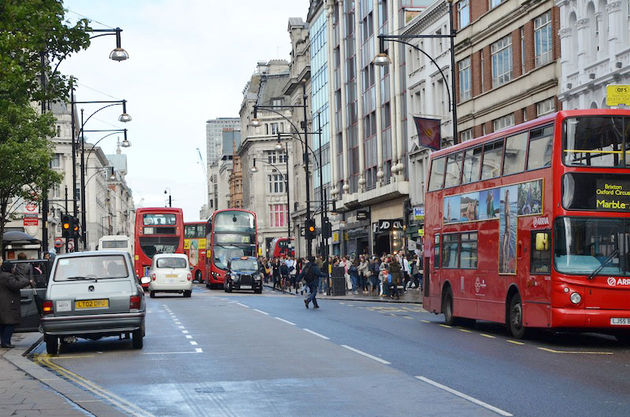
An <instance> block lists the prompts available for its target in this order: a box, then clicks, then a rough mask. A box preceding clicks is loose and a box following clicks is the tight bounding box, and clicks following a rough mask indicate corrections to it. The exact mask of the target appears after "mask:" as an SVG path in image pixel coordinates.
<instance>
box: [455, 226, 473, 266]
mask: <svg viewBox="0 0 630 417" xmlns="http://www.w3.org/2000/svg"><path fill="white" fill-rule="evenodd" d="M461 239H462V244H461V249H460V251H459V256H460V260H459V267H460V268H463V269H477V232H471V233H462V238H461Z"/></svg>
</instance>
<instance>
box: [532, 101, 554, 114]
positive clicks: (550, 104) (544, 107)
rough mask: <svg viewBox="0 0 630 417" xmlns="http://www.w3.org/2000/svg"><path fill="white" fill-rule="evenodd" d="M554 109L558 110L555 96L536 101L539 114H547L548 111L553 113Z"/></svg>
mask: <svg viewBox="0 0 630 417" xmlns="http://www.w3.org/2000/svg"><path fill="white" fill-rule="evenodd" d="M554 111H556V104H555V100H554V99H553V97H552V98H548V99H547V100H543V101H541V102H538V103H536V115H537V116H542V115H543V114H547V113H553V112H554Z"/></svg>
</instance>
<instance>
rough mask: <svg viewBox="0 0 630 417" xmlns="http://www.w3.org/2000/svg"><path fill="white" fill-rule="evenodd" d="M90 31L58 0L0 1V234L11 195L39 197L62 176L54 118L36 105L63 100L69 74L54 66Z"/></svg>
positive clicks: (10, 210)
mask: <svg viewBox="0 0 630 417" xmlns="http://www.w3.org/2000/svg"><path fill="white" fill-rule="evenodd" d="M89 32H90V28H89V26H88V21H87V20H85V19H81V20H79V21H78V22H77V23H75V24H70V22H69V21H67V20H65V11H64V9H63V3H62V1H61V0H2V1H0V237H1V236H2V235H3V234H4V228H5V225H6V223H8V222H9V221H11V220H12V216H13V211H14V210H15V209H16V207H12V206H10V204H11V202H12V201H15V199H16V198H22V199H24V200H26V201H41V199H42V198H43V197H44V196H45V195H46V193H47V192H48V190H49V189H50V188H51V187H52V186H54V185H55V184H57V183H59V182H60V181H61V179H62V177H61V175H60V174H58V173H56V172H55V171H54V170H52V169H51V168H50V161H51V159H52V157H53V155H54V145H53V144H52V142H50V141H49V140H48V138H49V137H52V136H53V135H54V126H55V118H54V117H53V115H52V114H50V113H47V112H45V111H38V109H40V108H41V109H45V108H46V105H45V104H46V103H48V102H53V101H67V97H68V94H69V91H70V88H71V79H70V78H69V77H67V76H65V75H63V74H61V73H60V72H59V71H58V67H59V64H60V63H61V61H63V60H64V59H65V58H66V57H68V56H69V55H70V54H72V53H74V52H77V51H80V50H82V49H85V48H87V47H88V46H89V44H90V33H89ZM42 103H43V104H42ZM3 250H4V248H3V244H2V239H1V238H0V255H1V254H2V253H3Z"/></svg>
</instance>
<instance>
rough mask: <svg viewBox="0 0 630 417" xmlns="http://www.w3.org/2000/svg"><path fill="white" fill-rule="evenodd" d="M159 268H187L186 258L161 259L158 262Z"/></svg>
mask: <svg viewBox="0 0 630 417" xmlns="http://www.w3.org/2000/svg"><path fill="white" fill-rule="evenodd" d="M156 266H157V267H158V268H186V259H184V258H160V259H158V260H157V263H156Z"/></svg>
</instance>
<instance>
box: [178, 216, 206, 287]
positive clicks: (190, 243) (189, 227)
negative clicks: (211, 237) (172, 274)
mask: <svg viewBox="0 0 630 417" xmlns="http://www.w3.org/2000/svg"><path fill="white" fill-rule="evenodd" d="M206 241H207V240H206V222H186V223H184V252H185V253H186V255H187V256H188V263H189V264H190V267H191V268H192V270H191V273H192V276H193V279H194V280H195V281H198V282H204V281H205V274H204V272H205V269H206V267H205V265H206V247H207V245H206Z"/></svg>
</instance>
